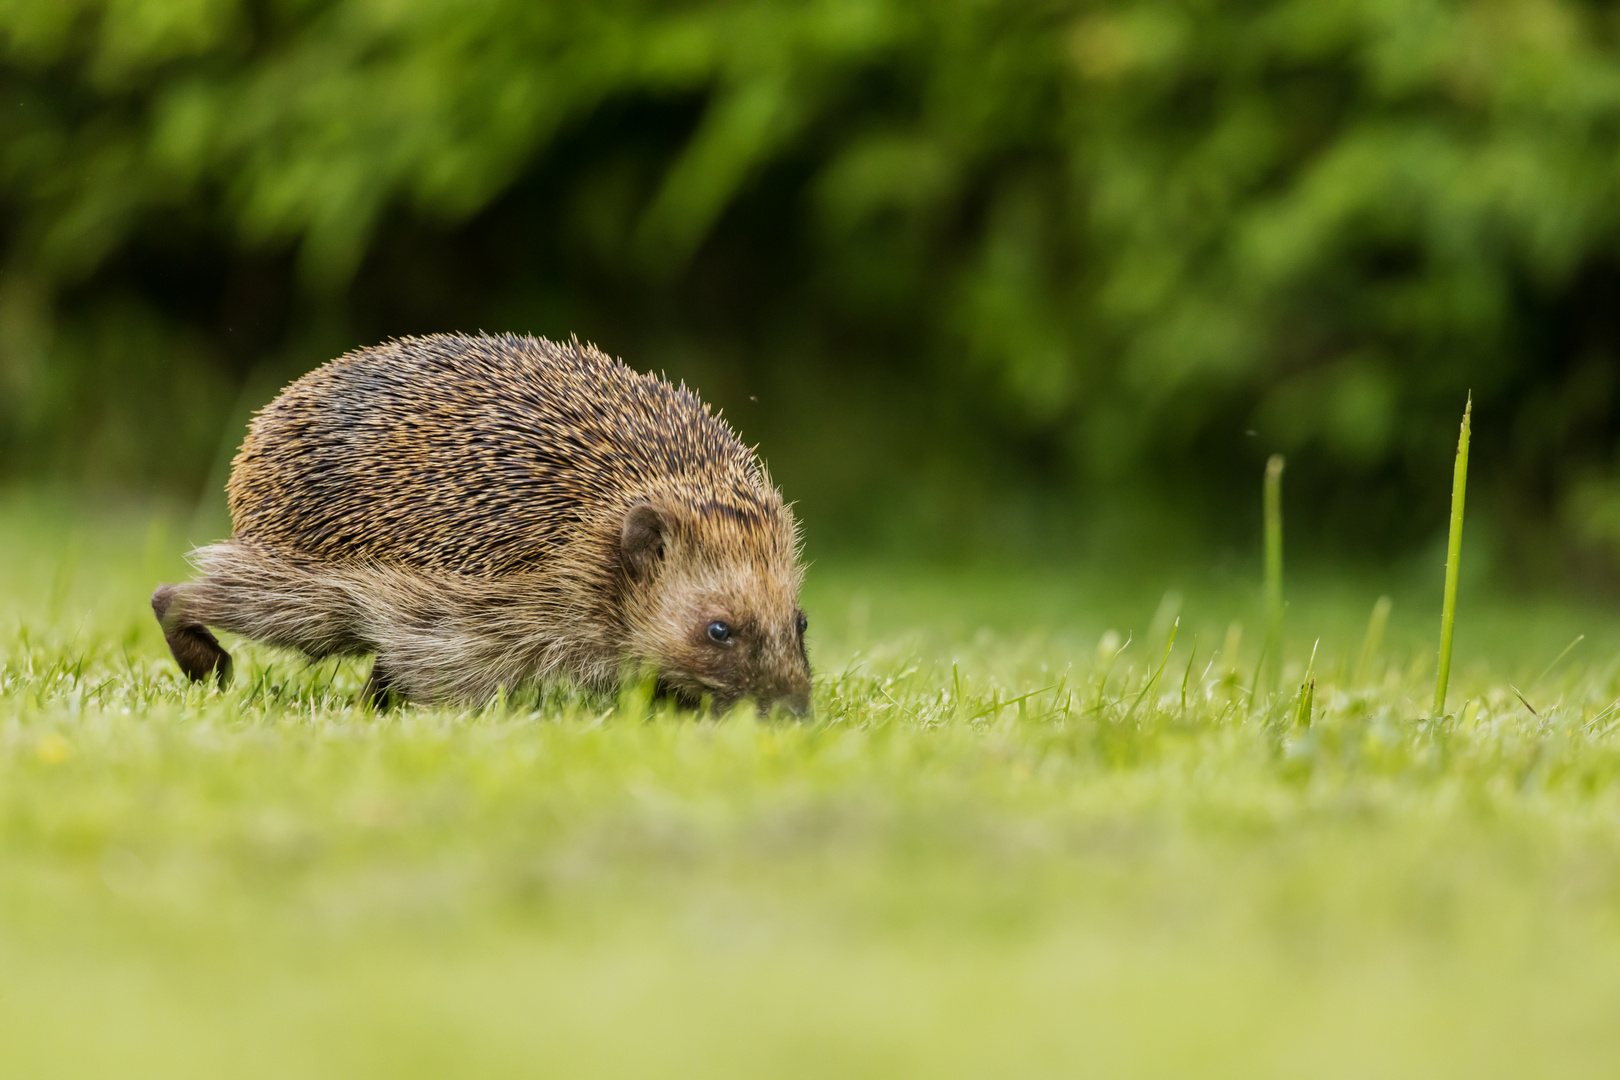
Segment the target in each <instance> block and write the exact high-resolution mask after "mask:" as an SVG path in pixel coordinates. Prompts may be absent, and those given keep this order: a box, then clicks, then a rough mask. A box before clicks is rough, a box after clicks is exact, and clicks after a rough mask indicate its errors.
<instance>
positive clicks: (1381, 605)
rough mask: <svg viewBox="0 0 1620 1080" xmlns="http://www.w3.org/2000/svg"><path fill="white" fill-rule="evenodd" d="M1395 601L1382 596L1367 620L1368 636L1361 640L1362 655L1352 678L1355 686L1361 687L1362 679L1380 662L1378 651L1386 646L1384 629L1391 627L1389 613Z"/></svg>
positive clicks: (1357, 660)
mask: <svg viewBox="0 0 1620 1080" xmlns="http://www.w3.org/2000/svg"><path fill="white" fill-rule="evenodd" d="M1393 606H1394V601H1392V600H1390V598H1389V597H1387V596H1380V597H1379V598H1378V602H1377V603H1375V604H1373V609H1372V615H1371V617H1369V618H1368V619H1367V636H1366V637H1364V638H1362V639H1361V655H1360V656H1358V657H1357V658H1356V673H1355V675H1353V676H1352V677H1351V682H1352V683H1353V684H1354V685H1357V686H1359V685H1361V681H1362V679H1364V678H1366V676H1367V674H1368V673H1369V672H1370V671H1371V670H1372V666H1373V664H1374V663H1375V662H1377V660H1378V650H1379V649H1380V648H1382V647H1383V645H1384V629H1385V627H1387V626H1388V625H1389V611H1390V608H1392V607H1393Z"/></svg>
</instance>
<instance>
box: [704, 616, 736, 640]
mask: <svg viewBox="0 0 1620 1080" xmlns="http://www.w3.org/2000/svg"><path fill="white" fill-rule="evenodd" d="M709 640H710V641H712V642H715V643H716V644H724V643H725V642H727V641H730V640H731V627H729V626H727V625H726V624H725V623H723V622H721V621H720V620H719V619H716V620H715V621H714V622H712V623H710V624H709Z"/></svg>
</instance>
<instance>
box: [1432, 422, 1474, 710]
mask: <svg viewBox="0 0 1620 1080" xmlns="http://www.w3.org/2000/svg"><path fill="white" fill-rule="evenodd" d="M1473 416H1474V395H1473V394H1469V395H1468V403H1467V404H1466V405H1464V406H1463V418H1462V431H1461V433H1460V434H1459V435H1458V436H1457V463H1456V465H1455V466H1454V468H1453V469H1452V473H1451V535H1450V536H1449V537H1448V538H1447V540H1446V599H1445V604H1444V606H1443V607H1442V608H1441V611H1440V670H1439V673H1438V674H1437V675H1436V676H1435V680H1434V715H1435V716H1439V715H1441V714H1442V713H1444V712H1445V711H1446V683H1447V682H1448V681H1450V679H1451V631H1452V629H1453V627H1454V625H1455V623H1456V621H1457V566H1458V564H1459V563H1461V561H1462V527H1463V496H1464V494H1465V493H1466V492H1467V490H1468V435H1469V429H1470V427H1471V425H1472V422H1473Z"/></svg>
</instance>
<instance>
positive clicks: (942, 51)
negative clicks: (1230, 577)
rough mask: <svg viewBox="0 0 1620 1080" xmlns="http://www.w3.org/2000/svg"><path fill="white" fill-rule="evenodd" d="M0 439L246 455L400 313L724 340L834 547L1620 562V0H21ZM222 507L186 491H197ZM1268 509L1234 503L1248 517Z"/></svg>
mask: <svg viewBox="0 0 1620 1080" xmlns="http://www.w3.org/2000/svg"><path fill="white" fill-rule="evenodd" d="M0 87H3V91H4V93H3V98H0V102H3V105H0V118H3V119H0V125H3V126H0V482H3V483H7V484H11V485H15V486H22V487H51V488H57V489H72V490H86V491H93V492H136V493H140V494H142V495H143V496H152V497H162V498H166V499H170V500H174V501H176V502H178V503H180V504H182V505H190V504H195V505H197V506H199V507H203V508H208V507H217V506H219V505H220V504H222V501H223V500H222V498H221V497H220V495H219V490H220V488H221V487H222V485H223V482H224V477H225V473H226V470H227V468H228V464H229V459H230V456H231V454H232V453H233V451H234V449H235V447H236V445H237V443H238V442H239V441H240V438H241V434H242V425H243V423H244V421H245V419H246V417H247V416H248V415H249V413H250V412H251V410H252V409H254V408H256V407H257V406H259V405H260V404H262V403H263V402H265V401H267V400H268V399H269V398H270V397H272V396H273V395H274V393H275V392H276V390H277V389H278V388H279V387H280V386H281V385H283V384H284V383H286V382H287V381H289V380H290V379H292V378H294V377H296V376H297V375H299V374H301V373H302V372H304V371H307V370H308V369H310V368H312V367H314V366H315V365H317V364H319V363H321V362H322V361H324V360H326V359H329V358H330V357H332V356H335V355H337V354H339V353H341V352H343V351H345V350H347V349H350V348H354V347H357V346H361V345H366V344H371V343H374V342H376V341H378V340H380V339H383V338H387V337H390V336H393V335H403V334H415V333H427V332H432V331H439V330H468V331H471V330H478V329H483V330H488V331H514V332H527V333H534V334H538V335H544V336H549V337H554V338H559V337H567V336H568V335H570V334H576V335H578V336H579V337H580V338H581V339H582V340H590V341H594V342H596V343H597V344H598V345H600V346H601V347H602V348H603V349H605V350H607V351H608V352H610V353H613V354H615V355H618V356H622V357H623V358H624V359H626V360H627V361H628V362H629V363H630V364H632V365H633V366H635V367H638V368H641V369H643V370H648V369H650V370H663V371H665V372H667V373H668V374H669V375H670V376H671V377H672V378H682V379H685V380H687V381H688V382H689V383H691V384H693V385H695V386H696V387H697V388H698V389H700V391H701V392H702V393H703V394H704V396H705V397H707V398H708V399H709V400H710V401H711V402H713V403H714V404H715V405H717V406H719V407H721V408H723V409H724V412H725V415H726V416H727V418H728V419H730V420H731V421H732V423H733V424H734V425H735V426H736V427H737V428H738V429H739V430H740V431H741V433H742V434H743V436H744V437H745V438H746V439H748V440H749V441H751V442H758V443H759V444H760V446H761V449H762V451H763V452H764V454H765V456H766V457H767V459H768V460H769V462H770V464H771V467H772V470H773V472H774V474H775V476H776V479H777V480H778V481H779V483H780V484H781V485H782V487H783V488H784V490H785V492H786V493H787V495H788V496H789V497H790V498H793V499H796V500H797V501H798V504H799V509H800V513H801V514H802V516H803V517H804V518H805V519H806V521H807V524H808V528H809V537H810V545H811V554H812V555H813V556H814V555H817V554H822V553H835V554H836V553H840V552H852V551H859V552H876V553H882V552H891V553H896V552H905V553H908V554H910V555H913V556H916V557H918V558H925V557H926V558H939V559H954V558H960V557H963V556H965V555H984V554H988V555H991V556H1000V557H1019V558H1024V557H1054V558H1057V557H1061V558H1071V557H1074V556H1075V555H1077V554H1079V555H1085V554H1090V555H1098V556H1106V555H1109V554H1110V553H1121V552H1132V553H1136V554H1138V555H1140V554H1142V553H1144V552H1151V553H1162V554H1165V555H1166V556H1167V557H1169V556H1176V555H1180V556H1182V557H1188V558H1208V559H1212V560H1215V561H1219V560H1221V559H1238V560H1240V561H1241V562H1242V564H1243V565H1244V566H1245V567H1247V566H1248V565H1249V564H1250V563H1252V562H1254V561H1255V559H1254V556H1253V554H1252V552H1253V551H1254V549H1255V543H1256V538H1257V536H1258V532H1259V487H1260V475H1261V468H1262V464H1263V462H1264V460H1265V457H1266V455H1268V454H1269V453H1272V452H1277V451H1282V452H1285V453H1286V454H1287V455H1288V457H1289V470H1288V473H1287V478H1286V491H1287V495H1286V505H1287V515H1288V529H1289V543H1290V546H1291V549H1292V550H1307V551H1311V552H1317V553H1321V555H1322V556H1323V557H1324V558H1331V559H1333V560H1337V561H1349V562H1354V561H1357V560H1364V561H1367V562H1369V563H1370V562H1373V561H1385V562H1387V561H1389V560H1391V559H1396V558H1399V557H1403V556H1405V557H1411V558H1420V557H1421V558H1423V559H1425V560H1427V557H1428V555H1429V554H1432V553H1433V552H1434V550H1435V546H1436V544H1437V543H1439V542H1440V540H1441V538H1442V536H1443V531H1444V528H1445V521H1446V514H1447V491H1448V488H1449V483H1450V478H1451V454H1452V449H1453V447H1454V445H1455V439H1456V432H1457V422H1458V419H1459V417H1460V414H1461V412H1462V407H1463V402H1464V400H1465V397H1466V396H1467V394H1468V393H1469V392H1470V391H1471V392H1472V394H1473V400H1474V409H1475V420H1474V432H1475V437H1474V450H1473V460H1474V465H1473V469H1472V471H1471V489H1470V504H1469V513H1470V544H1471V547H1470V552H1469V554H1470V557H1471V558H1472V560H1473V565H1474V566H1475V567H1480V566H1485V567H1488V568H1489V569H1490V571H1491V572H1492V573H1493V574H1495V575H1497V576H1499V577H1500V578H1502V579H1503V580H1509V581H1517V582H1529V583H1537V584H1550V583H1563V584H1564V585H1566V586H1568V585H1578V586H1580V587H1582V588H1588V589H1590V588H1594V587H1596V588H1608V587H1611V586H1612V585H1613V584H1614V583H1616V582H1620V575H1617V574H1615V572H1614V571H1615V568H1616V566H1620V562H1617V557H1620V456H1617V448H1620V411H1617V407H1616V405H1617V400H1620V398H1617V394H1620V382H1617V380H1620V303H1617V300H1620V10H1617V9H1616V7H1615V6H1614V5H1611V4H1604V3H1597V2H1583V0H1480V2H1473V3H1448V2H1441V0H1432V2H1425V0H1409V2H1401V3H1389V2H1387V0H1247V2H1240V0H1230V2H1225V3H1210V2H1179V3H1175V2H1152V0H1142V2H1120V3H1113V2H1107V0H1095V2H1074V3H1070V2H1058V0H926V2H924V0H809V2H806V0H793V2H780V3H775V2H768V0H755V2H748V3H743V2H707V3H706V2H691V3H669V2H661V3H653V2H650V0H595V2H592V3H560V2H541V0H432V2H427V0H422V2H406V0H7V2H5V3H4V4H0ZM206 538H207V537H205V536H197V537H193V538H192V539H197V540H201V539H206ZM1234 552H1236V553H1239V554H1237V555H1234V554H1233V553H1234Z"/></svg>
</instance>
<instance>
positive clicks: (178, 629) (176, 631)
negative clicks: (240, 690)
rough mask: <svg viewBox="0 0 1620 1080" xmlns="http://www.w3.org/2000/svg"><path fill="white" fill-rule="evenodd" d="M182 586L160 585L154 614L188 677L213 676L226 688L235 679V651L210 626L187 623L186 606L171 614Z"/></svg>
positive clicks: (164, 637) (154, 595) (154, 597)
mask: <svg viewBox="0 0 1620 1080" xmlns="http://www.w3.org/2000/svg"><path fill="white" fill-rule="evenodd" d="M179 589H180V586H178V585H159V586H158V587H157V589H156V590H155V591H154V592H153V593H152V613H153V614H155V615H156V616H157V619H158V624H159V625H160V626H162V627H163V639H164V640H165V641H167V642H168V643H169V651H170V652H171V653H173V654H174V662H175V663H177V664H179V665H180V670H181V671H183V672H185V674H186V678H188V679H190V680H191V681H192V682H203V681H204V680H206V679H209V678H213V679H214V680H216V681H217V682H218V683H219V688H220V689H221V690H223V689H225V687H226V686H228V685H230V681H231V654H230V653H228V652H226V651H225V650H224V648H223V647H222V646H221V645H220V643H219V639H218V638H216V637H215V636H214V635H213V634H211V633H209V631H208V628H207V627H205V626H202V625H201V624H198V623H188V622H185V621H184V618H183V616H184V610H183V609H182V610H179V611H175V612H174V615H175V617H174V618H171V617H170V614H169V613H170V610H171V608H172V607H173V604H174V600H175V594H176V593H177V592H178V591H179Z"/></svg>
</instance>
